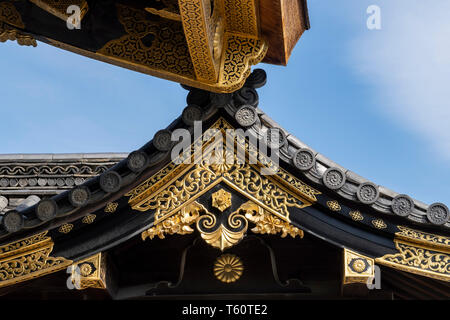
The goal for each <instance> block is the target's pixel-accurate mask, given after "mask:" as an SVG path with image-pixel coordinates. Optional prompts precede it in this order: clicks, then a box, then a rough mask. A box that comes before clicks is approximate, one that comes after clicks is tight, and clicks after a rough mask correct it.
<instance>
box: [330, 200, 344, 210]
mask: <svg viewBox="0 0 450 320" xmlns="http://www.w3.org/2000/svg"><path fill="white" fill-rule="evenodd" d="M327 206H328V208H329V209H330V210H331V211H341V205H340V204H339V202H337V201H336V200H333V201H327Z"/></svg>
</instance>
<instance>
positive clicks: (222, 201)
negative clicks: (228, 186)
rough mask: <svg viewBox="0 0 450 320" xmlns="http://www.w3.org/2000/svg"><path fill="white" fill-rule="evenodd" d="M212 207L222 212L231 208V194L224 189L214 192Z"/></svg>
mask: <svg viewBox="0 0 450 320" xmlns="http://www.w3.org/2000/svg"><path fill="white" fill-rule="evenodd" d="M212 206H213V207H214V208H217V209H219V210H220V211H222V212H223V211H224V210H225V209H228V208H229V207H231V193H229V192H228V191H225V190H223V189H220V190H219V191H216V192H214V193H213V194H212Z"/></svg>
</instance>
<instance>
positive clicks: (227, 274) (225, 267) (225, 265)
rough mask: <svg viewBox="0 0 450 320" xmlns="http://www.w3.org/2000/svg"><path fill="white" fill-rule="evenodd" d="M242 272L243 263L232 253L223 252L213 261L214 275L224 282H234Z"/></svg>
mask: <svg viewBox="0 0 450 320" xmlns="http://www.w3.org/2000/svg"><path fill="white" fill-rule="evenodd" d="M243 272H244V264H243V263H242V261H241V259H240V258H239V257H238V256H236V255H234V254H223V255H221V256H220V257H218V258H217V259H216V262H215V263H214V275H215V276H216V278H217V279H218V280H220V281H222V282H225V283H231V282H236V281H237V280H239V278H240V277H241V276H242V273H243Z"/></svg>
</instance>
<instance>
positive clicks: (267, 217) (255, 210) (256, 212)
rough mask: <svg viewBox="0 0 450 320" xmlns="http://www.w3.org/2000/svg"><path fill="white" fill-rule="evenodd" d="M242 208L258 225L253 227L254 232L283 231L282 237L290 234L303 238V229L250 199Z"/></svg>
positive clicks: (273, 232)
mask: <svg viewBox="0 0 450 320" xmlns="http://www.w3.org/2000/svg"><path fill="white" fill-rule="evenodd" d="M240 210H243V211H244V212H245V217H246V218H247V219H248V220H249V221H250V222H252V223H254V224H255V225H256V226H255V227H254V228H252V229H251V230H252V232H253V233H259V234H277V233H281V237H282V238H286V237H287V236H288V235H290V236H291V237H292V238H295V237H296V236H299V237H300V239H301V238H303V235H304V233H303V230H300V229H299V228H297V227H294V226H293V225H291V224H290V223H289V221H285V220H283V219H280V218H279V217H278V216H275V215H273V214H270V213H269V212H267V211H266V210H264V209H263V208H261V207H260V206H258V205H256V204H255V203H253V202H251V201H249V202H246V203H244V204H243V205H242V206H241V207H240Z"/></svg>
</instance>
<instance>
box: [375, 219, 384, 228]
mask: <svg viewBox="0 0 450 320" xmlns="http://www.w3.org/2000/svg"><path fill="white" fill-rule="evenodd" d="M372 224H373V226H374V227H375V228H377V229H386V227H387V225H386V223H385V222H384V221H383V220H382V219H375V220H372Z"/></svg>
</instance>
